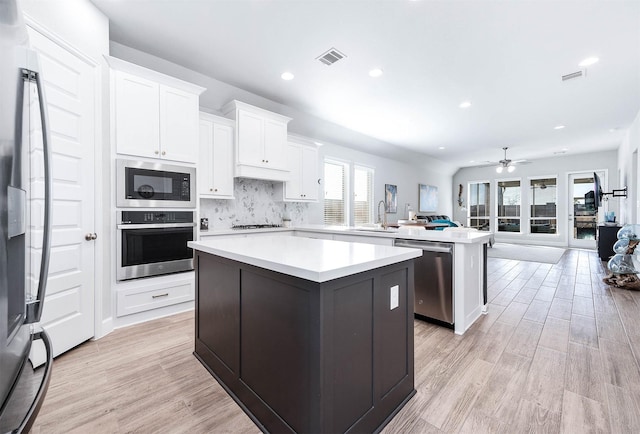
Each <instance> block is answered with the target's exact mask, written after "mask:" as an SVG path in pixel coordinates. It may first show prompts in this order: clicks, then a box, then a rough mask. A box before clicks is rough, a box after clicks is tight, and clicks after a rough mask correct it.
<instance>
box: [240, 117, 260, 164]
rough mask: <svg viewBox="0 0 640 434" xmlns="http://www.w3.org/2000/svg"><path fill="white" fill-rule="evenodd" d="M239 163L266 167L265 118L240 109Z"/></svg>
mask: <svg viewBox="0 0 640 434" xmlns="http://www.w3.org/2000/svg"><path fill="white" fill-rule="evenodd" d="M237 121H238V123H237V125H238V131H237V134H238V151H237V152H238V161H237V163H238V164H247V165H250V166H258V167H264V165H265V163H264V160H265V158H264V119H262V117H260V116H258V115H255V114H253V113H249V112H245V111H243V110H238V120H237Z"/></svg>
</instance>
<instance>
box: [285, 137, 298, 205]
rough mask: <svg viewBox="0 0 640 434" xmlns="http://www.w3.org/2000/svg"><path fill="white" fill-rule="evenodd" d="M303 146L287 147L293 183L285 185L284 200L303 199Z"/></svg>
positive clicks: (288, 165) (288, 163)
mask: <svg viewBox="0 0 640 434" xmlns="http://www.w3.org/2000/svg"><path fill="white" fill-rule="evenodd" d="M301 162H302V146H298V145H293V144H289V145H287V169H288V170H289V171H290V172H291V181H287V182H286V183H285V188H284V198H285V199H289V200H300V199H302V184H301V182H300V179H301V176H300V175H301V173H302V172H301V166H300V164H301Z"/></svg>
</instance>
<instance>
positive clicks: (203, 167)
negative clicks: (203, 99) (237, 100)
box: [198, 119, 213, 196]
mask: <svg viewBox="0 0 640 434" xmlns="http://www.w3.org/2000/svg"><path fill="white" fill-rule="evenodd" d="M199 141H200V154H199V155H200V158H199V161H198V193H199V194H200V196H206V195H208V194H212V193H213V179H212V178H213V176H212V175H213V169H212V165H213V122H211V121H208V120H204V119H200V137H199Z"/></svg>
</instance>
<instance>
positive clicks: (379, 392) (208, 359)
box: [190, 236, 421, 433]
mask: <svg viewBox="0 0 640 434" xmlns="http://www.w3.org/2000/svg"><path fill="white" fill-rule="evenodd" d="M190 247H193V248H194V249H195V250H196V256H195V266H196V323H195V327H196V340H195V352H194V354H195V355H196V357H197V358H198V359H199V360H200V361H201V362H202V363H203V365H204V366H205V367H206V368H207V369H208V370H209V371H210V372H211V374H212V375H213V376H214V377H215V378H216V379H217V380H218V382H219V383H220V384H221V385H222V386H223V387H224V388H225V389H226V391H227V392H228V393H229V394H230V395H231V397H233V399H234V400H235V401H236V402H237V403H238V404H239V405H240V406H241V407H242V409H243V410H244V411H245V412H246V413H247V414H248V415H249V416H250V417H251V418H252V419H253V421H254V422H255V423H256V424H257V425H258V427H259V428H260V429H261V430H263V431H265V432H279V433H280V432H309V433H338V432H376V431H379V430H380V429H382V427H384V426H385V425H386V423H387V422H388V421H389V420H391V418H392V417H393V416H394V415H395V414H396V412H397V411H399V410H400V408H402V406H403V405H404V404H405V403H406V402H407V401H408V400H409V399H410V398H411V397H412V396H413V395H414V394H415V390H414V366H413V365H414V364H413V259H412V258H414V257H416V256H419V254H421V252H420V253H418V252H419V251H416V250H415V249H402V248H397V247H387V246H375V245H369V244H360V243H345V242H340V241H329V240H316V239H309V238H298V237H277V236H276V237H260V238H254V239H251V237H249V238H243V239H239V240H238V239H234V240H229V239H227V240H214V241H205V242H192V243H190ZM314 257H315V258H317V260H315V261H314V260H313V258H314ZM323 258H324V259H323ZM271 261H273V263H270V262H271ZM336 276H337V277H336ZM212 417H215V413H212Z"/></svg>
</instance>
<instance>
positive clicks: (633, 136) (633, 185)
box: [618, 112, 640, 224]
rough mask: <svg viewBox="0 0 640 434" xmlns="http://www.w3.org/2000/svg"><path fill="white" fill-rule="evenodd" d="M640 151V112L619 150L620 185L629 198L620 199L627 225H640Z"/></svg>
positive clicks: (623, 217) (622, 216)
mask: <svg viewBox="0 0 640 434" xmlns="http://www.w3.org/2000/svg"><path fill="white" fill-rule="evenodd" d="M639 149H640V112H638V114H637V115H636V118H635V120H634V121H633V124H631V127H630V128H629V130H628V131H627V134H626V135H625V137H624V139H623V141H622V144H621V145H620V148H619V149H618V167H619V169H620V170H619V172H620V173H619V185H622V186H624V185H626V186H627V190H628V198H627V199H620V217H621V218H622V219H623V220H622V221H624V222H626V223H634V224H637V223H640V203H638V202H639V199H640V190H638V189H640V179H638V178H639V177H638V173H637V172H638V167H639V165H640V164H639V163H640V161H638V158H639V157H638V154H640V152H638V150H639Z"/></svg>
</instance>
